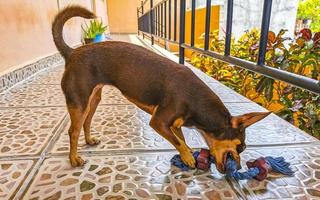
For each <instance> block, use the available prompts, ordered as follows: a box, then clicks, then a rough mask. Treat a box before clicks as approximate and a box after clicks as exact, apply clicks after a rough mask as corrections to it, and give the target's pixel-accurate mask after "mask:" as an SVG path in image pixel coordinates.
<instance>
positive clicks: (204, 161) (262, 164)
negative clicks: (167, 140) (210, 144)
mask: <svg viewBox="0 0 320 200" xmlns="http://www.w3.org/2000/svg"><path fill="white" fill-rule="evenodd" d="M193 157H194V158H195V159H196V161H197V162H196V167H197V168H198V169H202V170H208V169H209V168H210V165H211V163H214V159H213V158H212V157H211V156H210V151H209V150H207V149H201V150H200V152H199V151H195V152H194V153H193ZM171 164H172V165H174V166H176V167H178V168H180V169H181V170H182V171H187V170H189V169H190V168H189V167H188V166H187V165H185V164H184V163H183V162H182V160H181V158H180V155H175V156H174V157H173V158H172V159H171ZM246 164H247V167H248V170H247V171H245V172H238V170H237V163H236V161H235V160H233V159H232V158H230V157H228V159H227V163H226V175H227V177H231V178H234V179H237V180H244V179H257V180H259V181H262V180H264V179H265V178H267V175H268V172H271V171H273V172H277V173H281V174H284V175H287V176H293V174H294V172H293V171H292V169H291V168H290V163H288V162H286V161H285V159H284V158H283V157H276V158H274V157H271V156H267V157H260V158H258V159H256V160H250V161H248V162H247V163H246Z"/></svg>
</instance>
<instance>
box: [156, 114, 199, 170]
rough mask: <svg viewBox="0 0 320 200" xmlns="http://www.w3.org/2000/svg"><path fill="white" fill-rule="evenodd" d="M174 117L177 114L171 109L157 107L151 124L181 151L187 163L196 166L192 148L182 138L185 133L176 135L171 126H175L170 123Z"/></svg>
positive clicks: (182, 157)
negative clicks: (172, 112) (173, 114)
mask: <svg viewBox="0 0 320 200" xmlns="http://www.w3.org/2000/svg"><path fill="white" fill-rule="evenodd" d="M174 117H175V116H172V114H171V112H170V109H164V110H161V108H156V109H155V112H154V113H153V115H152V118H151V120H150V126H151V127H152V128H153V129H154V130H155V131H157V133H159V134H160V135H161V136H162V137H164V138H165V139H166V140H168V141H169V142H170V143H171V144H172V145H173V146H174V147H175V148H176V149H177V150H178V151H179V153H180V156H181V160H182V161H183V162H184V163H185V164H186V165H188V166H190V167H192V168H194V167H195V162H196V161H195V159H194V157H193V155H192V152H191V151H190V148H189V147H188V146H187V144H186V143H185V141H184V140H183V139H182V137H183V135H182V137H181V135H180V136H176V135H175V133H174V132H173V129H172V128H171V127H173V124H170V122H171V121H173V120H172V119H174ZM181 134H182V132H181ZM177 135H178V134H177ZM180 137H181V138H180Z"/></svg>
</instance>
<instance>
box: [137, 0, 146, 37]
mask: <svg viewBox="0 0 320 200" xmlns="http://www.w3.org/2000/svg"><path fill="white" fill-rule="evenodd" d="M138 13H139V9H138ZM143 14H144V9H143V1H141V15H143ZM138 16H139V14H138ZM144 18H145V17H143V19H144ZM143 21H145V20H143ZM143 24H144V23H143ZM143 31H146V30H143ZM142 38H143V39H144V34H143V32H142Z"/></svg>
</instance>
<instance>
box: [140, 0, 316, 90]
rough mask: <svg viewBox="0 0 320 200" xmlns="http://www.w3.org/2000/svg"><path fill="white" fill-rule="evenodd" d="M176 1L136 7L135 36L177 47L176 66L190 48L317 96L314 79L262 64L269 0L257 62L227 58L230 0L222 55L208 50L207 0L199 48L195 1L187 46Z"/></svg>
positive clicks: (181, 2) (182, 5)
mask: <svg viewBox="0 0 320 200" xmlns="http://www.w3.org/2000/svg"><path fill="white" fill-rule="evenodd" d="M172 1H173V2H172ZM177 1H178V0H162V1H160V2H159V3H157V4H156V5H153V0H145V1H142V2H141V7H139V8H138V10H137V15H138V34H140V33H141V34H142V36H143V37H145V36H148V37H149V38H150V39H151V44H152V45H153V44H154V38H158V39H160V40H163V41H166V42H169V43H174V44H177V45H179V63H180V64H184V60H185V57H184V52H185V49H190V50H192V51H195V52H198V53H201V54H204V55H207V56H211V57H213V58H215V59H218V60H221V61H224V62H227V63H230V64H232V65H236V66H239V67H242V68H244V69H247V70H250V71H252V72H256V73H260V74H262V75H264V76H267V77H270V78H273V79H277V80H281V81H284V82H287V83H289V84H292V85H294V86H297V87H300V88H303V89H306V90H309V91H311V92H313V93H317V94H320V82H319V81H318V80H315V79H312V78H309V77H305V76H302V75H298V74H294V73H291V72H288V71H285V70H281V69H278V68H274V67H270V66H267V65H265V55H266V49H267V42H268V32H269V25H270V16H271V8H272V0H264V6H263V13H262V22H261V35H260V43H259V53H258V61H257V63H253V62H250V61H247V60H244V59H240V58H236V57H234V56H231V55H230V46H231V33H232V17H233V0H228V5H227V21H226V36H225V51H224V54H221V53H218V52H213V51H210V49H209V43H210V41H209V40H210V37H209V36H210V18H211V13H210V11H211V0H207V3H206V21H205V40H204V48H203V49H202V48H198V47H195V46H194V41H195V37H194V35H195V10H196V6H195V4H196V1H195V0H191V35H190V38H191V42H190V45H189V44H186V43H185V12H186V0H179V5H178V2H177ZM147 2H149V3H150V8H149V9H148V11H147V12H144V10H145V9H144V5H145V4H146V3H147ZM172 4H173V5H172ZM172 6H173V8H172ZM178 7H179V8H180V9H179V10H180V12H179V22H180V23H179V24H180V25H179V40H177V20H178V18H177V17H178V16H177V10H178ZM172 11H173V19H172ZM167 16H168V19H167ZM172 21H173V39H172V33H171V31H172ZM167 22H168V23H167ZM167 28H168V29H167ZM167 30H168V31H167Z"/></svg>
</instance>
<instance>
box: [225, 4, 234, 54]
mask: <svg viewBox="0 0 320 200" xmlns="http://www.w3.org/2000/svg"><path fill="white" fill-rule="evenodd" d="M232 15H233V0H228V7H227V25H226V42H225V47H224V55H225V56H229V55H230V46H231V35H232V17H233V16H232Z"/></svg>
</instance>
